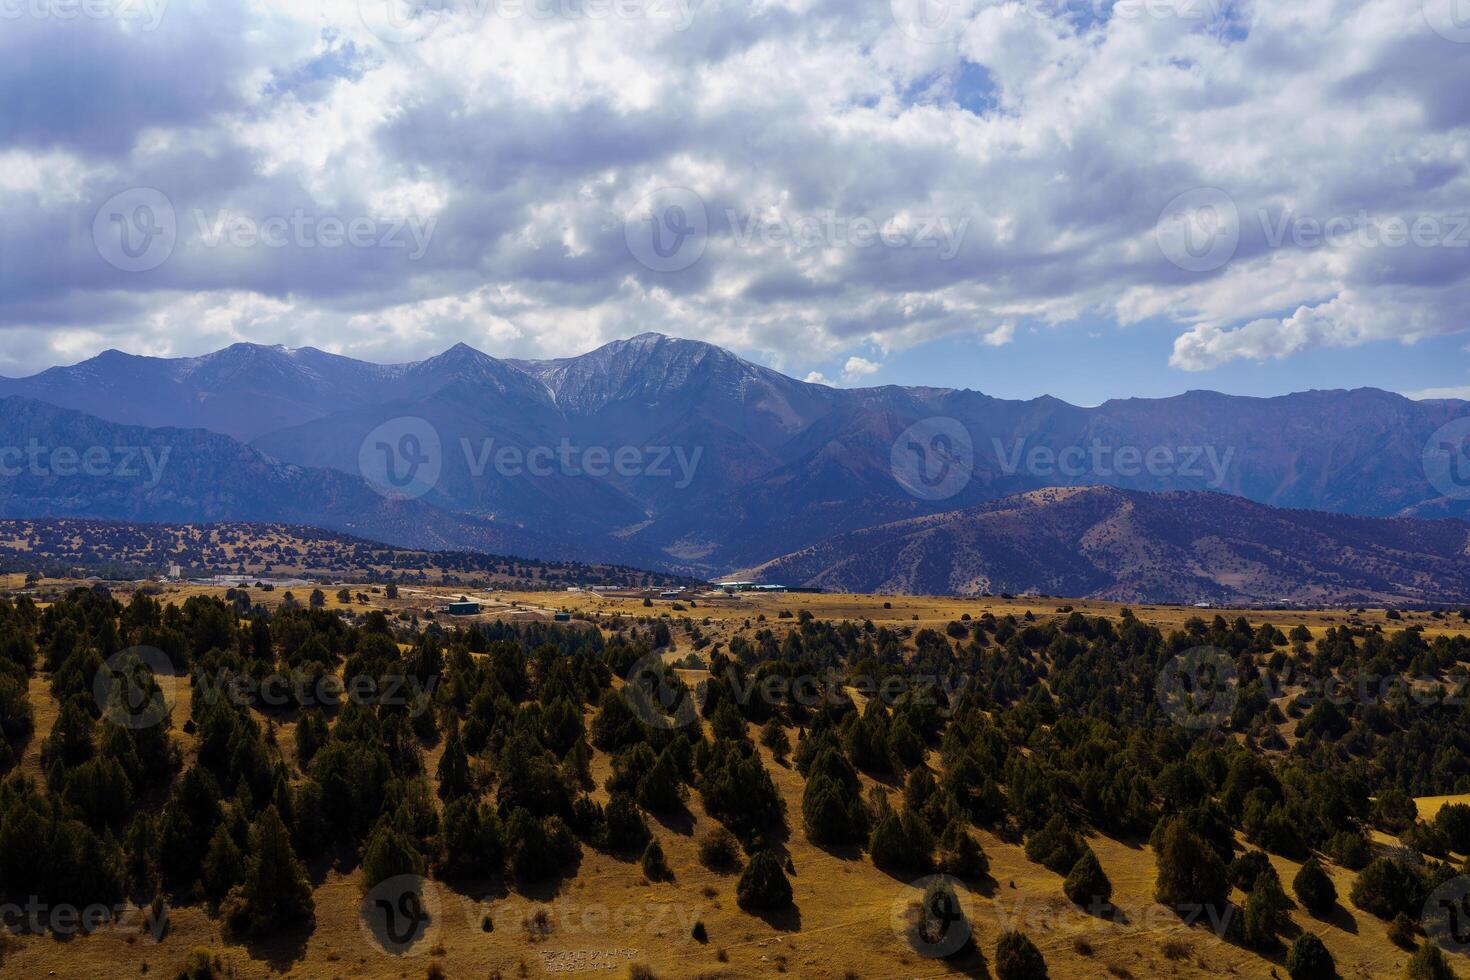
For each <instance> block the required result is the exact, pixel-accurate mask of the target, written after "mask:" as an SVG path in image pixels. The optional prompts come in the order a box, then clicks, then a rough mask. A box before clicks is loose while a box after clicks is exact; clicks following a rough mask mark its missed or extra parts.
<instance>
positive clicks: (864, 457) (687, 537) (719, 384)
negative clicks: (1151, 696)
mask: <svg viewBox="0 0 1470 980" xmlns="http://www.w3.org/2000/svg"><path fill="white" fill-rule="evenodd" d="M5 394H15V395H23V396H25V397H28V398H34V399H39V400H42V401H46V402H50V403H52V404H56V405H60V406H64V407H69V408H75V409H78V410H80V411H84V412H87V413H89V414H92V415H96V416H99V417H102V418H106V419H109V420H112V421H116V422H124V423H129V424H138V425H148V426H160V425H167V426H173V427H181V428H202V429H208V430H210V431H212V432H217V433H222V434H226V435H230V436H232V437H235V438H238V439H241V440H245V441H249V442H250V443H251V444H252V445H253V446H254V447H255V448H257V449H258V450H260V451H261V452H263V453H265V454H266V455H268V456H270V457H273V458H275V459H279V460H283V461H286V462H289V463H295V464H298V465H300V466H304V467H311V468H329V469H335V470H338V471H341V472H344V473H347V474H351V475H358V473H359V469H358V468H359V458H360V453H361V451H362V448H363V446H364V441H365V440H366V439H367V437H368V436H369V434H370V433H374V432H376V431H378V430H379V428H380V427H381V426H382V425H383V424H384V423H390V422H392V420H396V419H414V420H422V421H423V422H424V423H427V424H428V426H429V431H431V432H432V433H433V443H434V452H435V453H436V459H437V460H438V461H439V462H441V463H442V466H441V467H440V475H439V478H438V480H437V482H436V483H435V485H434V487H433V489H432V491H431V492H429V493H428V494H427V495H425V496H424V498H423V502H424V503H426V504H428V505H430V506H431V507H432V508H433V509H434V512H435V513H441V514H442V513H455V514H464V515H469V516H470V517H471V518H475V519H478V520H482V521H491V522H494V523H495V524H497V525H504V526H514V527H519V528H522V529H524V530H525V532H526V533H528V534H531V535H534V536H538V537H543V538H547V537H549V538H552V539H563V540H570V541H574V542H582V543H583V544H584V545H585V546H586V547H589V548H592V547H596V548H599V549H601V548H604V547H614V548H617V549H623V552H624V553H621V554H618V555H611V556H604V555H601V554H600V557H610V558H611V559H612V560H635V558H634V556H635V555H642V556H651V557H646V558H645V559H640V560H648V561H653V562H655V563H658V564H661V565H663V566H665V567H678V568H681V569H688V570H696V571H702V572H705V573H708V574H718V573H723V572H725V571H728V570H730V569H733V568H738V567H749V566H753V565H756V564H759V563H761V562H763V561H766V560H768V559H770V558H772V557H773V556H776V555H780V554H786V553H788V552H791V551H793V550H796V549H799V548H802V547H805V546H807V545H811V544H815V543H817V542H820V541H822V540H824V539H825V538H828V537H830V536H831V535H833V534H839V533H843V532H846V531H853V530H858V529H861V528H865V527H872V526H874V525H878V524H884V523H888V522H891V521H896V520H901V519H905V518H909V517H918V516H922V515H925V514H934V513H941V512H946V511H951V510H955V509H960V508H965V507H970V506H974V505H977V504H980V503H984V502H986V501H990V500H996V499H1000V498H1002V497H1006V496H1009V495H1012V494H1015V493H1020V492H1024V491H1028V490H1034V489H1040V488H1044V487H1051V486H1116V487H1119V488H1122V489H1128V490H1140V491H1176V490H1211V491H1219V492H1223V493H1228V494H1234V495H1237V496H1241V497H1245V498H1247V499H1250V500H1254V501H1257V502H1260V503H1265V504H1270V505H1272V506H1276V507H1291V508H1302V509H1312V510H1320V511H1328V512H1334V513H1343V514H1357V515H1367V516H1383V517H1386V516H1396V515H1415V516H1433V517H1445V516H1449V517H1457V516H1470V501H1465V500H1459V499H1454V500H1446V499H1444V498H1443V497H1442V496H1441V494H1440V493H1439V491H1437V490H1436V489H1435V488H1434V487H1433V486H1432V485H1431V484H1430V482H1429V481H1428V480H1427V479H1426V477H1425V473H1424V468H1423V463H1422V454H1423V451H1424V447H1425V443H1426V442H1427V441H1428V440H1429V438H1430V436H1431V435H1432V434H1433V433H1434V432H1435V431H1436V430H1437V429H1439V427H1440V426H1442V425H1444V424H1445V423H1447V422H1449V421H1451V420H1454V419H1456V418H1459V417H1463V416H1466V415H1470V406H1467V404H1466V403H1464V402H1455V401H1424V402H1416V401H1411V400H1409V399H1407V398H1404V397H1402V396H1399V395H1396V394H1391V393H1388V392H1384V391H1378V390H1374V389H1360V390H1354V391H1313V392H1306V393H1302V394H1295V395H1287V396H1284V397H1280V398H1243V397H1234V396H1227V395H1220V394H1215V393H1212V392H1190V393H1188V394H1184V395H1180V396H1178V397H1174V398H1165V399H1127V400H1120V401H1110V402H1107V403H1105V404H1103V405H1101V406H1098V407H1096V408H1080V407H1077V406H1074V405H1069V404H1067V403H1065V402H1061V401H1058V400H1057V399H1054V398H1038V399H1033V400H1030V401H1012V400H1004V399H997V398H991V397H988V396H986V395H983V394H980V393H978V392H973V391H955V390H949V389H934V388H901V387H882V388H865V389H847V390H844V389H835V388H830V387H826V386H823V385H814V384H807V383H804V382H800V381H796V380H793V379H791V378H788V377H786V376H784V375H782V374H780V373H778V372H776V371H772V370H770V369H768V368H764V367H761V366H759V365H755V364H752V363H750V362H748V361H745V360H742V359H741V358H739V357H736V356H735V355H734V354H731V353H730V352H728V351H725V350H722V349H720V348H718V347H714V346H711V345H709V344H704V343H699V342H695V341H687V340H676V339H671V338H667V337H663V336H660V335H657V334H644V335H641V336H638V337H634V338H632V339H630V340H625V341H618V342H616V343H612V344H608V345H606V346H604V347H602V348H600V349H598V350H596V351H593V352H591V353H588V354H584V355H582V356H580V357H572V358H565V359H561V360H554V361H518V360H501V359H497V358H493V357H490V356H488V355H485V354H482V353H480V352H478V351H475V350H473V349H471V348H469V347H466V346H464V345H459V346H456V347H454V348H452V349H451V350H449V351H447V352H445V353H444V354H441V355H439V356H438V357H434V358H431V359H429V360H427V361H422V362H419V363H415V364H401V365H390V366H381V365H373V364H366V363H363V362H360V361H354V360H351V359H348V358H343V357H338V356H335V355H330V354H324V353H322V352H320V351H315V350H311V349H305V350H299V351H291V350H286V349H284V348H266V347H252V346H249V345H236V346H234V347H231V348H228V349H227V350H224V351H220V352H218V353H216V354H211V355H207V356H205V357H200V358H187V359H175V360H159V359H152V358H140V357H131V356H128V355H124V354H118V353H116V352H111V353H108V354H104V355H101V356H100V357H97V358H94V359H92V360H90V361H87V362H84V363H83V364H79V365H76V366H74V367H69V368H56V369H53V370H50V371H47V372H44V373H42V374H40V375H37V376H35V377H33V378H28V379H23V380H16V381H10V380H3V379H0V395H5ZM935 420H937V421H935ZM414 424H415V425H417V424H418V423H417V422H415V423H414ZM916 424H918V425H919V426H920V429H919V430H918V434H917V435H915V434H914V431H913V430H912V428H911V427H913V426H915V425H916ZM951 437H953V438H951ZM941 438H943V439H948V440H949V441H948V442H946V443H945V445H946V446H949V447H950V448H954V444H955V443H958V442H963V443H965V444H966V446H967V447H968V450H969V451H968V452H963V453H962V454H961V455H963V456H964V458H963V460H962V461H961V462H960V463H957V464H956V465H957V466H958V465H963V469H964V473H963V476H964V479H960V480H953V481H952V483H951V484H950V485H947V486H946V487H945V492H944V493H942V494H926V493H922V492H921V493H918V494H915V493H911V492H910V490H909V489H907V488H906V487H905V485H904V482H902V481H901V480H900V479H898V478H896V476H895V459H896V458H898V459H902V458H905V457H906V455H911V454H913V453H915V452H921V451H927V450H930V449H933V448H934V447H935V446H937V445H939V443H938V442H937V441H936V439H941ZM419 444H420V443H419V442H415V443H413V444H412V445H414V446H418V445H419ZM959 448H960V449H962V450H963V449H965V446H961V447H959ZM502 452H508V453H510V454H511V458H512V460H515V459H520V460H525V459H526V458H527V457H528V456H529V455H530V454H533V453H542V454H545V453H547V452H553V453H561V452H566V453H569V454H570V455H569V456H568V457H567V458H568V459H570V460H571V465H567V464H566V463H564V462H562V461H561V460H560V459H558V460H557V461H556V462H555V463H554V464H553V465H550V466H545V467H542V468H541V469H540V470H539V471H538V472H535V473H532V472H529V471H528V468H527V467H524V466H515V465H511V466H502V465H500V464H499V462H498V460H500V459H501V458H502V457H501V456H500V455H499V454H500V453H502ZM589 452H591V453H593V454H596V455H594V456H590V457H589V456H588V455H587V453H589ZM620 452H621V453H624V454H628V455H626V460H628V461H629V464H628V465H612V459H614V458H616V457H617V454H618V453H620ZM542 458H543V459H544V458H545V457H544V455H543V457H542ZM589 461H591V462H593V463H599V462H600V463H601V465H600V466H599V465H593V466H586V465H583V464H585V463H587V462H589ZM236 492H237V493H239V494H241V495H244V496H248V495H249V493H250V490H249V488H248V487H241V488H238V489H237V490H236ZM303 506H309V502H303ZM609 542H610V543H609Z"/></svg>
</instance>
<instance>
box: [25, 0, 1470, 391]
mask: <svg viewBox="0 0 1470 980" xmlns="http://www.w3.org/2000/svg"><path fill="white" fill-rule="evenodd" d="M1427 2H1431V3H1433V2H1438V0H1427ZM43 6H44V5H43ZM115 6H120V7H122V8H127V7H139V8H146V9H150V10H151V9H154V6H159V7H161V10H162V14H161V16H160V17H159V19H158V21H157V23H156V24H154V25H153V26H152V27H149V25H148V24H147V23H139V22H137V21H136V20H134V21H125V20H119V19H116V18H114V19H107V18H83V19H80V20H68V21H61V20H58V19H55V18H50V19H48V18H46V17H41V16H28V17H25V18H21V19H20V20H7V21H6V32H5V33H4V34H0V80H3V82H4V88H5V90H6V91H7V92H12V93H19V97H18V98H16V99H13V100H12V103H13V104H11V105H9V106H8V109H7V112H6V113H4V114H3V118H0V209H3V212H4V213H5V215H6V223H5V227H4V228H3V229H0V329H3V330H4V331H5V337H6V340H7V342H6V343H5V344H4V345H0V348H3V350H4V353H3V355H0V357H3V360H0V370H3V371H4V372H5V373H12V374H13V373H22V372H24V371H28V370H35V369H39V368H41V367H44V366H46V365H48V364H50V363H53V362H55V361H57V360H63V359H75V358H76V357H78V356H86V355H87V354H90V353H95V352H96V350H100V349H102V348H104V347H108V346H118V347H125V348H129V349H133V350H147V351H151V352H156V353H198V352H200V351H202V350H206V349H209V348H211V347H212V346H217V345H218V344H219V343H221V342H224V341H227V340H234V339H248V340H255V341H260V342H265V343H275V342H284V343H288V344H300V343H303V342H309V343H312V344H314V345H316V346H319V347H323V348H327V349H331V350H336V351H341V352H344V353H349V354H354V355H359V356H364V357H370V358H374V359H405V358H411V357H420V356H424V355H427V354H430V353H433V352H435V351H437V350H440V349H443V348H445V347H448V346H449V345H451V344H452V343H454V342H456V341H459V340H468V341H469V342H471V343H475V344H476V345H477V346H482V347H485V348H486V349H489V350H493V351H494V352H496V353H503V354H508V355H515V356H539V355H552V356H554V355H562V354H568V353H573V352H577V351H581V350H585V349H588V348H589V347H591V346H593V345H595V344H596V343H598V342H600V341H604V340H607V339H610V338H612V337H616V336H627V335H630V334H634V333H638V332H641V331H643V330H649V329H653V330H662V331H664V332H667V333H674V334H679V335H683V336H695V337H700V338H702V339H707V340H710V341H713V342H716V343H721V344H725V345H727V346H730V347H733V348H735V349H737V350H741V351H743V352H746V353H751V354H758V355H762V356H764V357H765V359H766V360H768V361H770V362H772V363H774V364H775V365H776V366H778V367H782V368H785V369H788V370H794V371H797V372H799V373H804V372H806V371H807V370H810V368H811V367H812V366H813V365H814V364H844V368H843V370H842V372H841V376H840V378H839V380H840V381H841V382H842V383H853V382H855V381H859V380H861V378H863V377H866V376H869V375H871V374H872V373H873V371H872V370H870V369H869V368H870V367H871V368H873V369H876V365H873V364H872V362H869V361H866V360H864V359H863V358H862V357H860V356H859V355H857V354H855V353H854V352H855V351H863V350H868V351H871V350H873V349H879V350H883V351H890V350H896V349H902V348H905V347H910V346H914V345H917V344H922V343H924V342H926V341H929V340H933V339H935V338H938V337H942V336H954V335H960V334H969V335H971V336H973V337H975V338H977V339H979V340H980V341H982V342H984V343H987V344H992V345H997V346H999V345H1002V344H1005V343H1009V342H1012V341H1013V339H1014V337H1015V332H1016V328H1017V325H1018V324H1021V325H1026V326H1028V327H1031V326H1047V325H1056V324H1063V323H1067V322H1069V321H1072V320H1075V319H1078V318H1080V317H1082V316H1083V315H1084V314H1085V315H1088V316H1089V317H1101V318H1104V319H1107V318H1111V319H1113V320H1116V321H1117V322H1118V323H1120V324H1128V323H1132V322H1135V321H1140V320H1144V319H1157V318H1163V319H1165V320H1168V321H1172V322H1175V323H1177V324H1178V326H1179V334H1178V336H1177V338H1176V342H1175V346H1174V351H1173V356H1172V358H1171V363H1172V364H1173V365H1174V366H1175V367H1176V368H1179V369H1183V370H1200V369H1207V368H1209V367H1213V366H1217V365H1220V364H1223V363H1227V362H1229V361H1231V360H1235V359H1240V358H1247V359H1263V358H1277V357H1289V356H1292V355H1294V354H1297V353H1300V352H1303V351H1307V350H1311V349H1314V348H1324V347H1341V346H1348V345H1356V344H1364V343H1372V342H1384V341H1392V340H1413V339H1417V338H1420V337H1425V336H1429V335H1433V334H1437V333H1446V332H1452V331H1458V330H1462V329H1465V327H1466V325H1467V324H1470V316H1467V314H1470V309H1467V305H1470V300H1467V299H1466V297H1467V296H1470V289H1467V288H1466V287H1467V285H1470V282H1467V278H1470V262H1467V261H1466V260H1467V257H1470V247H1460V241H1461V239H1462V238H1463V239H1464V240H1465V241H1464V244H1465V246H1470V234H1466V233H1464V231H1463V228H1461V227H1460V226H1458V225H1457V220H1458V218H1457V216H1459V215H1464V213H1465V210H1466V207H1467V202H1470V176H1467V174H1470V170H1467V165H1470V160H1467V157H1470V139H1467V138H1466V137H1467V129H1470V111H1467V109H1466V105H1467V104H1466V102H1465V101H1464V100H1463V98H1461V97H1457V96H1454V95H1453V93H1454V92H1457V91H1458V92H1462V93H1463V92H1464V91H1466V90H1467V89H1470V57H1467V56H1466V54H1467V51H1470V48H1467V47H1466V45H1464V44H1457V43H1455V42H1454V41H1452V40H1450V39H1448V38H1446V37H1445V36H1442V35H1441V34H1438V33H1436V32H1435V31H1434V30H1433V29H1432V27H1431V26H1430V25H1431V20H1429V19H1426V18H1425V17H1424V16H1421V13H1420V11H1419V9H1418V6H1419V5H1418V4H1410V5H1407V6H1406V5H1405V4H1403V3H1401V2H1398V0H1347V2H1342V0H1301V2H1298V3H1292V4H1267V3H1265V2H1264V0H1256V2H1254V3H1249V2H1242V0H1221V2H1207V3H1201V2H1198V0H1189V2H1184V0H1181V2H1180V3H1179V4H1177V5H1168V4H1126V5H1125V4H1118V5H1101V4H1098V5H1093V4H1086V3H1070V2H1067V0H1061V2H1056V3H1052V2H1041V3H1038V2H1036V0H1026V2H1025V3H1022V2H1020V0H1015V2H999V0H995V2H980V0H976V2H974V3H968V4H961V5H956V6H955V8H954V9H955V10H957V11H958V14H957V19H955V20H954V21H952V22H949V23H941V24H939V25H937V26H936V25H932V24H931V25H930V26H929V27H927V28H923V29H919V28H916V24H915V22H914V21H912V19H905V18H903V17H899V18H895V16H894V14H893V11H894V10H895V9H899V10H900V12H902V10H903V9H904V4H903V3H897V4H894V3H890V0H796V2H788V3H781V4H777V3H773V2H765V0H705V2H703V3H699V4H686V3H681V2H677V0H638V2H634V3H631V4H611V5H604V6H600V7H596V10H598V11H601V13H598V14H593V13H589V12H586V11H588V10H589V8H587V7H583V6H580V5H571V6H567V5H556V4H552V5H545V4H541V5H537V4H523V5H516V6H511V5H499V4H493V3H489V4H487V3H483V2H480V0H466V2H463V3H460V2H449V3H446V4H435V5H432V9H429V10H427V11H425V14H426V16H425V17H423V18H421V19H408V20H405V19H402V18H399V19H392V18H386V17H379V16H376V14H375V11H377V10H378V8H379V7H380V6H381V7H382V8H383V10H384V11H386V10H387V9H388V8H390V7H392V8H394V9H398V8H400V7H404V6H412V4H410V3H407V0H381V3H379V2H378V0H363V2H361V3H359V2H358V0H320V2H317V3H311V4H303V3H297V2H294V0H221V2H219V3H210V4H208V5H201V4H193V3H183V2H175V3H169V4H163V5H154V6H150V5H148V4H146V3H140V4H131V5H115ZM1103 7H1110V9H1109V10H1107V11H1103V10H1101V8H1103ZM28 9H33V8H30V7H28ZM572 10H576V11H583V12H582V13H580V14H568V13H566V12H565V11H572ZM515 11H521V13H520V14H519V15H517V14H515V13H514V12H515ZM533 11H539V13H533ZM557 11H563V12H562V13H557ZM401 12H402V11H401V10H400V13H401ZM920 26H922V25H920ZM132 188H151V189H155V190H157V191H158V192H160V193H161V194H162V195H164V197H165V198H166V199H167V201H168V202H169V206H170V207H171V209H172V211H173V214H174V217H175V218H176V235H175V239H176V240H174V241H173V242H172V243H171V247H170V248H169V250H168V254H167V255H166V257H164V258H163V260H162V261H161V262H159V263H158V264H157V265H156V266H152V267H150V268H147V269H145V270H143V271H128V270H127V269H124V268H119V267H118V266H119V264H122V265H127V264H128V263H127V262H121V263H120V262H119V261H117V260H116V258H117V257H116V255H113V256H112V259H113V261H109V257H108V254H107V253H108V250H109V249H114V250H115V248H116V244H115V243H111V244H107V245H105V246H104V247H99V245H98V243H97V241H96V238H95V235H96V233H97V232H96V229H97V228H98V226H99V221H100V226H101V233H102V234H104V236H105V235H116V234H119V233H129V230H130V229H131V232H132V233H134V235H135V240H134V241H133V243H132V244H133V247H135V248H136V247H141V246H142V243H145V242H152V241H155V240H156V239H150V238H146V237H144V236H143V233H144V231H146V230H149V229H155V228H158V227H162V226H159V225H156V224H151V223H149V221H148V220H145V219H147V218H149V217H150V215H151V216H152V217H153V218H156V217H157V215H155V214H153V212H151V211H150V212H148V213H147V214H143V213H140V212H138V211H137V209H136V208H132V207H129V208H121V207H119V209H117V210H116V211H115V215H114V214H103V215H101V216H100V218H99V209H100V208H102V206H103V205H104V203H105V202H108V201H110V200H113V199H115V198H116V196H117V195H119V194H120V193H125V192H127V191H129V189H132ZM1203 188H1209V189H1213V190H1214V191H1215V192H1218V193H1217V195H1216V196H1215V197H1214V198H1212V204H1211V207H1212V208H1213V210H1210V211H1209V212H1208V214H1207V215H1206V216H1207V217H1208V218H1209V221H1206V222H1203V223H1201V222H1197V221H1191V223H1188V224H1187V225H1181V226H1180V227H1181V228H1183V229H1184V230H1185V232H1187V236H1182V237H1178V236H1177V237H1174V238H1170V237H1168V235H1167V234H1166V235H1165V236H1164V237H1163V238H1162V239H1161V237H1160V235H1159V227H1160V222H1161V218H1163V219H1165V220H1171V218H1170V216H1171V214H1173V213H1172V212H1170V211H1169V209H1168V206H1169V205H1170V204H1171V202H1174V201H1177V200H1180V199H1181V195H1183V196H1185V197H1184V200H1186V201H1188V200H1190V198H1189V197H1188V195H1190V194H1191V193H1194V192H1198V191H1199V190H1200V189H1203ZM669 189H675V190H676V191H677V196H675V197H670V196H669ZM660 195H662V196H660ZM650 200H652V201H655V202H663V203H662V204H661V205H657V206H656V207H655V209H654V210H652V211H650V210H649V206H648V202H649V201H650ZM670 201H673V202H675V203H674V204H672V205H671V204H670V203H669V202H670ZM673 207H677V208H678V210H677V211H675V210H673V209H672V208H673ZM114 216H115V218H116V220H114ZM222 216H223V218H222ZM1173 216H1174V217H1177V215H1173ZM1196 216H1197V215H1196ZM644 217H648V218H651V219H652V220H653V223H652V224H643V223H642V221H643V219H644ZM222 220H223V221H225V223H226V226H228V227H235V226H236V224H237V223H239V224H240V226H241V227H243V229H244V230H245V231H246V232H248V231H250V230H251V229H254V230H256V231H262V230H263V229H265V228H266V227H269V228H281V227H284V228H285V233H284V236H283V237H280V236H278V237H274V238H272V239H271V240H270V243H263V238H262V237H261V236H258V235H257V236H256V237H255V238H253V239H252V238H251V236H250V235H248V234H243V235H241V236H239V237H236V238H230V237H228V236H223V237H222V236H220V235H218V234H212V233H211V232H212V229H218V228H220V227H222V226H221V224H220V222H221V221H222ZM412 222H418V223H419V224H418V225H416V227H418V228H420V229H423V228H429V229H430V234H428V236H427V239H426V241H424V242H423V243H422V244H423V245H424V248H423V249H422V251H421V252H419V251H418V250H416V249H414V248H412V247H398V246H396V245H395V244H394V242H396V241H400V240H403V239H404V235H403V233H402V230H403V228H405V227H408V226H409V225H410V223H412ZM1425 222H1429V223H1430V224H1433V225H1434V229H1433V232H1432V233H1429V232H1425ZM1397 223H1402V224H1403V226H1404V228H1405V229H1406V232H1412V231H1413V229H1414V228H1415V227H1418V228H1419V229H1420V231H1421V232H1424V233H1423V234H1420V235H1418V236H1417V237H1416V236H1415V235H1413V234H1408V237H1406V238H1404V239H1403V240H1402V241H1400V240H1399V239H1398V238H1397V237H1395V236H1392V235H1390V239H1389V240H1385V238H1384V237H1383V235H1382V232H1383V231H1385V230H1386V229H1392V228H1393V227H1395V226H1396V224H1397ZM338 225H340V226H341V227H342V229H343V232H342V234H341V235H335V234H334V233H333V232H334V229H335V228H336V227H337V226H338ZM354 227H356V228H358V229H359V230H360V231H361V234H360V235H358V236H357V237H356V238H355V239H354V240H353V241H352V242H346V243H341V244H330V242H333V241H337V240H338V239H339V238H345V237H349V236H348V231H349V230H350V229H352V228H354ZM395 228H396V229H398V231H396V232H395V231H394V229H395ZM1323 229H1327V230H1328V231H1330V232H1331V233H1329V234H1325V235H1324V234H1323V233H1322V232H1323ZM1168 230H1169V229H1167V228H1166V231H1168ZM655 234H657V235H659V236H660V239H659V240H658V241H654V240H653V238H652V237H651V236H653V235H655ZM1220 234H1224V235H1225V236H1226V237H1224V238H1221V237H1219V236H1220ZM640 236H642V237H640ZM277 242H279V244H276V243H277ZM1176 246H1177V247H1176ZM1180 247H1182V248H1183V251H1182V252H1181V251H1180V250H1179V248H1180ZM844 362H845V363H844Z"/></svg>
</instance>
